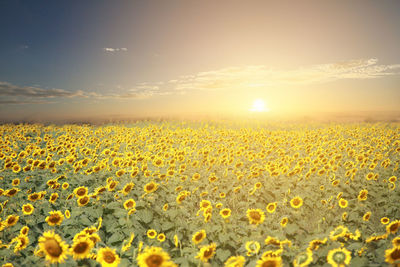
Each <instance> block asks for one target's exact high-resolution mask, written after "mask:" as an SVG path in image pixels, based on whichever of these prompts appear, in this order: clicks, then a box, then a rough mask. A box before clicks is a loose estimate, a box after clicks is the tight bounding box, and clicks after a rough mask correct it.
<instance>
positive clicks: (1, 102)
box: [0, 99, 52, 105]
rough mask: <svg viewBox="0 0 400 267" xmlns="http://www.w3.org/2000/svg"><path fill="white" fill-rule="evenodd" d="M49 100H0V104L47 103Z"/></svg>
mask: <svg viewBox="0 0 400 267" xmlns="http://www.w3.org/2000/svg"><path fill="white" fill-rule="evenodd" d="M49 103H52V102H49V101H40V100H39V101H37V100H25V101H24V100H11V99H10V100H0V105H1V104H3V105H22V104H49Z"/></svg>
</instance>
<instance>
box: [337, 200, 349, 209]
mask: <svg viewBox="0 0 400 267" xmlns="http://www.w3.org/2000/svg"><path fill="white" fill-rule="evenodd" d="M347 205H348V201H347V200H346V199H344V198H341V199H339V207H341V208H342V209H344V208H346V207H347Z"/></svg>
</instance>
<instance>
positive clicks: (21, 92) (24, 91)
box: [0, 82, 87, 104]
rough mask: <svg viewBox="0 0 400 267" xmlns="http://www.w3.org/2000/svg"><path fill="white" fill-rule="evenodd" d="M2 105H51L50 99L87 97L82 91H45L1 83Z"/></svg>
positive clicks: (38, 88)
mask: <svg viewBox="0 0 400 267" xmlns="http://www.w3.org/2000/svg"><path fill="white" fill-rule="evenodd" d="M0 97H1V98H2V99H1V100H0V104H43V103H51V102H50V99H56V98H57V99H58V98H73V97H87V96H86V94H85V93H84V92H83V91H82V90H78V91H67V90H64V89H57V88H52V89H44V88H40V87H34V86H18V85H14V84H11V83H8V82H0Z"/></svg>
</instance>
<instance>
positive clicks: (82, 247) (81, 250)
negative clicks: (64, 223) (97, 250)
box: [70, 236, 94, 260]
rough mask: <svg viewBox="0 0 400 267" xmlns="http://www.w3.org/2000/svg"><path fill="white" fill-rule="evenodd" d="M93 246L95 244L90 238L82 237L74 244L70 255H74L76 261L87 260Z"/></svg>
mask: <svg viewBox="0 0 400 267" xmlns="http://www.w3.org/2000/svg"><path fill="white" fill-rule="evenodd" d="M93 246H94V243H93V241H92V240H90V239H89V237H88V236H86V237H81V238H79V239H77V240H75V241H74V243H73V244H72V246H71V249H70V254H72V255H73V257H74V259H75V260H78V259H84V258H87V257H88V255H89V253H90V251H91V250H92V248H93Z"/></svg>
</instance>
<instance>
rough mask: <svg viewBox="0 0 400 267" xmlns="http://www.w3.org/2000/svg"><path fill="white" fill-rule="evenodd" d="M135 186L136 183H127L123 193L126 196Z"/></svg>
mask: <svg viewBox="0 0 400 267" xmlns="http://www.w3.org/2000/svg"><path fill="white" fill-rule="evenodd" d="M134 186H135V184H134V183H127V184H126V185H125V186H124V188H122V190H121V193H122V194H124V195H125V196H126V195H127V194H129V192H131V190H132V188H133V187H134Z"/></svg>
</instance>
